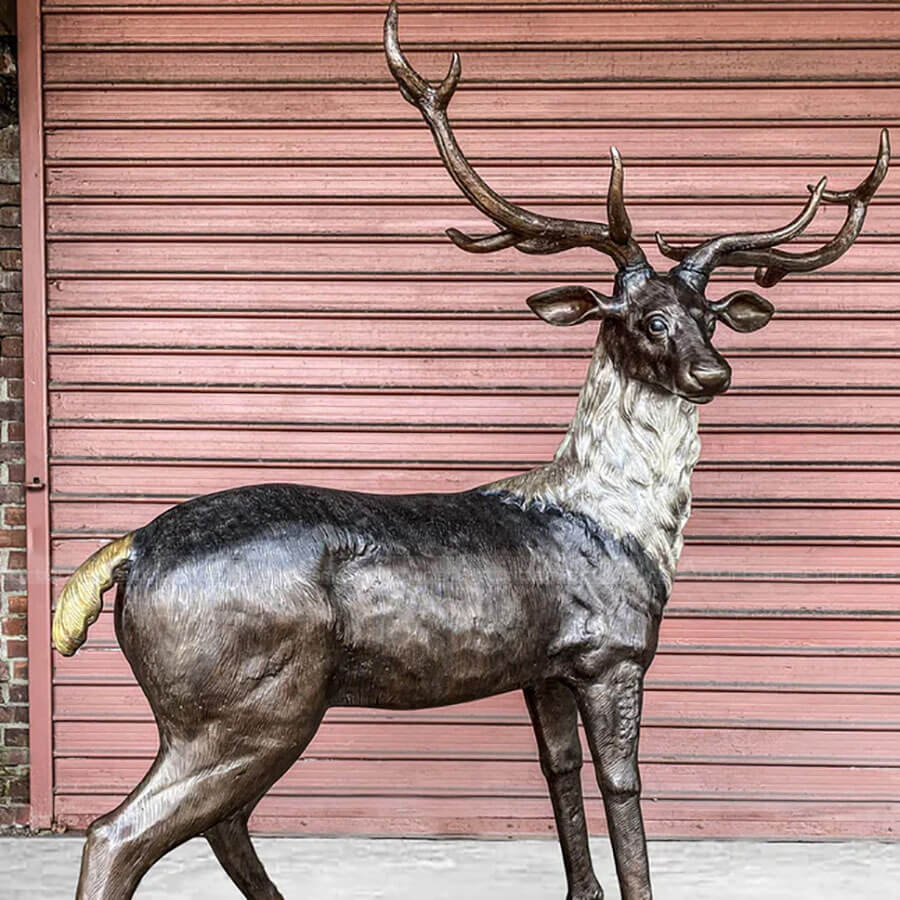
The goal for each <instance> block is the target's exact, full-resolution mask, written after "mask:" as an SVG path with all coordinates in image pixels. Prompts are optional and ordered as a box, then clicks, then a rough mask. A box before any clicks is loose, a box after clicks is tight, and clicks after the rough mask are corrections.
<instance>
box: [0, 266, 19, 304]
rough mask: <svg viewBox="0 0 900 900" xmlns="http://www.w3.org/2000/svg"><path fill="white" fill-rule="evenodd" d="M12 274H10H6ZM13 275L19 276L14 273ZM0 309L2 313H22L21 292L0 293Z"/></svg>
mask: <svg viewBox="0 0 900 900" xmlns="http://www.w3.org/2000/svg"><path fill="white" fill-rule="evenodd" d="M7 274H12V273H7ZM15 274H17V275H18V274H19V273H18V272H16V273H15ZM0 309H2V310H3V312H13V313H20V312H22V292H21V291H0Z"/></svg>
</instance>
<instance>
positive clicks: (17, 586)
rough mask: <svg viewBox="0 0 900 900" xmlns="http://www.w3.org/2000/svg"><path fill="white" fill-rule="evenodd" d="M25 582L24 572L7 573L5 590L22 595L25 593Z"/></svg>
mask: <svg viewBox="0 0 900 900" xmlns="http://www.w3.org/2000/svg"><path fill="white" fill-rule="evenodd" d="M25 582H26V578H25V573H24V572H6V573H5V574H4V575H3V590H4V591H7V592H11V591H12V592H14V593H16V594H21V593H23V592H24V591H25Z"/></svg>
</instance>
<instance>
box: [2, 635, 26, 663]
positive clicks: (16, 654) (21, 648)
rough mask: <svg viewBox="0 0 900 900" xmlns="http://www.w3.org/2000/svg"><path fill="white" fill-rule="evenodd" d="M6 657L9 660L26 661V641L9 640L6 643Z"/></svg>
mask: <svg viewBox="0 0 900 900" xmlns="http://www.w3.org/2000/svg"><path fill="white" fill-rule="evenodd" d="M6 656H7V657H8V658H9V659H27V658H28V641H27V640H25V641H23V640H9V641H7V642H6Z"/></svg>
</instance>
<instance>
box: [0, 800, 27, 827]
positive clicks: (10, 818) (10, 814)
mask: <svg viewBox="0 0 900 900" xmlns="http://www.w3.org/2000/svg"><path fill="white" fill-rule="evenodd" d="M29 818H30V814H29V810H28V806H27V805H26V804H17V805H15V806H0V828H12V827H13V826H15V825H19V826H25V825H28V822H29Z"/></svg>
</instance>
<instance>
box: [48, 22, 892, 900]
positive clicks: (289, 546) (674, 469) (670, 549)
mask: <svg viewBox="0 0 900 900" xmlns="http://www.w3.org/2000/svg"><path fill="white" fill-rule="evenodd" d="M385 49H386V52H387V59H388V65H389V67H390V70H391V72H392V73H393V75H394V77H395V78H396V80H397V82H398V84H399V86H400V91H401V93H402V94H403V96H404V97H405V98H406V99H407V100H408V101H409V102H410V103H412V104H413V105H415V106H416V107H417V108H418V109H419V110H420V112H421V113H422V115H423V116H424V118H425V121H426V122H427V123H428V126H429V128H430V129H431V131H432V133H433V135H434V139H435V142H436V144H437V148H438V151H439V152H440V155H441V158H442V160H443V161H444V165H445V166H446V168H447V170H448V171H449V173H450V175H451V176H452V177H453V179H454V181H455V182H456V184H457V185H458V186H459V187H460V189H461V190H462V191H463V193H464V194H465V195H466V197H468V199H469V200H470V201H471V202H472V203H473V204H474V205H475V206H476V207H477V208H478V209H479V210H480V211H481V212H483V213H484V214H485V215H486V216H488V217H489V218H490V219H492V220H493V221H494V222H495V223H496V224H497V226H498V229H499V230H498V231H497V232H496V233H494V234H492V235H490V236H488V237H469V236H467V235H464V234H461V233H460V232H458V231H455V230H452V229H451V230H450V231H449V232H448V234H449V236H450V238H451V239H452V240H453V241H454V243H456V244H457V245H458V246H460V247H462V248H463V249H464V250H468V251H470V252H475V253H484V252H489V251H493V250H500V249H502V248H505V247H516V248H517V249H519V250H521V251H523V252H525V253H556V252H559V251H561V250H567V249H569V248H572V247H592V248H593V249H595V250H599V251H601V252H602V253H605V254H607V255H609V256H610V257H612V259H613V260H614V261H615V263H616V266H617V268H618V274H617V275H616V278H615V284H614V288H613V292H612V295H611V296H605V295H603V294H600V293H599V292H597V291H595V290H594V289H593V288H590V287H583V286H575V285H570V286H565V287H558V288H553V289H551V290H548V291H543V292H541V293H539V294H536V295H535V296H533V297H529V298H528V304H529V306H530V307H531V309H532V310H533V311H534V312H535V313H536V314H537V315H538V316H540V318H542V319H544V320H545V321H546V322H549V323H550V324H552V325H576V324H579V323H581V322H585V321H588V320H593V319H596V320H599V335H598V338H597V343H596V349H595V350H594V354H593V359H592V362H591V364H590V368H589V371H588V373H587V377H586V381H585V384H584V387H583V389H582V391H581V397H580V399H579V402H578V407H577V412H576V413H575V418H574V421H573V422H572V424H571V426H570V428H569V430H568V433H567V434H566V435H565V437H564V438H563V441H562V443H561V445H560V447H559V449H558V450H557V452H556V456H555V457H554V459H553V461H552V462H550V463H548V464H546V465H543V466H540V467H539V468H537V469H534V470H532V471H529V472H526V473H525V474H523V475H517V476H514V477H511V478H505V479H503V480H502V481H498V482H495V483H493V484H488V485H484V486H482V487H478V488H475V489H473V490H469V491H464V492H462V493H449V494H418V495H408V496H380V495H374V494H362V493H353V492H346V491H334V490H325V489H321V488H315V487H304V486H299V485H292V484H264V485H258V486H251V487H242V488H237V489H234V490H229V491H224V492H222V493H217V494H212V495H209V496H205V497H199V498H196V499H194V500H190V501H188V502H186V503H182V504H180V505H178V506H176V507H174V508H173V509H170V510H169V511H167V512H165V513H163V514H162V515H161V516H159V517H158V518H157V519H155V520H154V521H152V522H151V523H150V524H149V525H146V526H144V527H143V528H139V529H138V530H136V531H134V532H132V533H131V534H128V535H125V536H124V537H122V538H119V539H118V540H116V541H114V542H113V543H111V544H109V545H108V546H106V547H104V548H103V549H101V550H99V551H98V552H97V553H96V554H94V556H92V557H91V558H90V559H89V560H88V561H87V562H85V563H84V564H83V565H82V566H81V567H80V568H79V569H78V570H77V572H76V573H75V574H74V576H73V577H72V579H71V580H70V582H69V583H68V585H67V586H66V588H65V589H64V591H63V593H62V595H61V597H60V599H59V603H58V607H57V610H56V614H55V618H54V623H53V640H54V643H55V645H56V647H57V649H58V650H59V651H60V652H61V653H63V654H67V655H68V654H72V653H74V652H75V651H76V650H77V649H78V647H79V646H80V645H81V644H82V642H83V641H84V639H85V636H86V632H87V628H88V626H89V625H90V624H91V623H92V622H93V621H94V620H95V619H96V618H97V615H98V614H99V612H100V608H101V602H102V601H101V594H102V592H103V591H105V590H106V589H107V588H109V587H111V586H112V585H113V584H117V585H118V593H117V596H116V605H115V625H116V634H117V636H118V639H119V643H120V644H121V647H122V650H123V652H124V653H125V656H126V657H127V658H128V661H129V663H130V664H131V668H132V670H133V671H134V675H135V677H136V678H137V681H138V683H139V684H140V686H141V688H142V689H143V691H144V693H145V694H146V696H147V698H148V700H149V701H150V705H151V707H152V709H153V713H154V715H155V716H156V720H157V723H158V727H159V742H160V746H159V753H158V755H157V757H156V760H155V762H154V763H153V765H152V767H151V768H150V770H149V772H148V773H147V775H146V776H145V777H144V779H143V780H142V781H141V783H140V784H139V785H138V787H137V788H135V790H134V791H133V792H132V793H131V794H130V796H129V797H128V798H127V799H126V800H125V801H124V802H123V803H122V804H121V805H120V806H119V807H118V808H117V809H115V810H114V811H113V812H111V813H109V814H108V815H105V816H102V817H101V818H99V819H97V820H96V821H95V822H94V823H93V824H92V825H91V827H90V829H89V831H88V837H87V842H86V845H85V849H84V857H83V862H82V868H81V877H80V880H79V885H78V897H79V898H81V900H89V898H90V900H112V898H115V900H121V898H124V897H130V896H132V893H133V891H134V889H135V887H136V885H137V884H138V881H139V880H140V878H141V876H142V875H143V874H144V873H145V872H146V871H147V869H148V868H149V867H150V866H151V865H152V864H153V863H154V862H155V861H156V860H157V859H159V857H160V856H162V855H163V854H164V853H166V852H167V851H168V850H170V849H171V848H173V847H174V846H176V845H177V844H179V843H181V842H183V841H185V840H187V839H189V838H191V837H193V836H195V835H198V834H204V835H205V836H206V838H207V840H208V841H209V843H210V844H211V845H212V848H213V850H214V851H215V854H216V856H217V857H218V858H219V860H220V862H221V863H222V865H223V866H224V867H225V869H226V871H227V872H228V874H229V875H230V876H231V878H232V879H233V880H234V882H235V884H236V885H237V886H238V887H239V888H240V890H241V891H242V892H243V893H244V894H245V895H246V896H247V897H252V898H257V900H260V898H278V897H280V896H281V895H280V894H279V893H278V890H277V889H276V888H275V886H274V885H273V884H272V882H271V881H270V880H269V878H268V876H267V875H266V873H265V871H264V869H263V867H262V864H261V863H260V861H259V859H258V858H257V856H256V854H255V852H254V850H253V847H252V846H251V843H250V838H249V836H248V833H247V820H248V817H249V815H250V813H251V811H252V810H253V808H254V806H255V805H256V804H257V802H258V801H259V799H260V798H261V797H262V796H263V795H264V794H265V793H266V791H267V790H268V789H269V788H270V787H271V786H272V784H273V783H274V782H275V781H276V780H277V779H278V778H280V777H281V775H283V774H284V772H286V771H287V769H288V768H289V767H290V765H291V764H292V763H293V762H294V761H295V760H296V759H297V758H298V757H299V756H300V754H301V753H302V752H303V750H304V748H305V747H306V745H307V744H308V743H309V741H310V739H311V738H312V736H313V735H314V734H315V732H316V729H317V728H318V726H319V723H320V722H321V721H322V716H323V715H324V713H325V711H326V710H327V709H328V708H329V707H333V706H351V705H352V706H370V707H379V708H388V709H412V708H421V707H429V706H441V705H444V704H451V703H460V702H463V701H468V700H475V699H477V698H481V697H487V696H489V695H493V694H499V693H502V692H505V691H511V690H516V689H521V690H523V691H524V693H525V699H526V701H527V706H528V710H529V712H530V714H531V718H532V721H533V724H534V730H535V734H536V736H537V744H538V750H539V756H540V762H541V767H542V770H543V772H544V775H545V776H546V779H547V784H548V786H549V790H550V797H551V800H552V803H553V810H554V814H555V817H556V823H557V827H558V831H559V840H560V843H561V845H562V853H563V859H564V863H565V871H566V878H567V880H568V898H569V900H598V898H600V897H602V891H601V889H600V886H599V884H598V882H597V879H596V878H595V876H594V871H593V868H592V865H591V859H590V854H589V850H588V835H587V829H586V825H585V814H584V808H583V802H582V788H581V775H580V770H581V765H582V752H581V743H580V741H579V736H578V727H577V724H578V718H579V714H580V716H581V720H582V721H583V723H584V727H585V730H586V732H587V738H588V742H589V746H590V749H591V753H592V756H593V760H594V765H595V767H596V772H597V778H598V781H599V784H600V788H601V791H602V795H603V801H604V805H605V809H606V817H607V822H608V826H609V834H610V838H611V841H612V846H613V850H614V854H615V861H616V866H617V870H618V877H619V883H620V886H621V895H622V897H623V898H624V900H649V898H650V897H651V889H650V877H649V871H648V864H647V850H646V843H645V839H644V827H643V823H642V819H641V809H640V790H641V783H640V776H639V773H638V733H639V727H640V717H641V696H642V688H643V681H644V674H645V672H646V671H647V667H648V666H649V665H650V662H651V660H652V659H653V655H654V652H655V650H656V645H657V635H658V631H659V625H660V619H661V617H662V614H663V609H664V607H665V604H666V600H667V598H668V596H669V591H670V587H671V584H672V579H673V577H674V575H675V567H676V563H677V561H678V557H679V554H680V552H681V548H682V529H683V528H684V525H685V522H686V520H687V518H688V514H689V511H690V498H691V495H690V477H691V471H692V470H693V468H694V465H695V463H696V462H697V458H698V455H699V451H700V442H699V439H698V436H697V411H698V405H699V404H701V403H706V402H708V401H710V400H712V399H713V398H714V397H715V396H716V395H718V394H721V393H723V392H724V391H725V390H727V389H728V387H729V383H730V381H731V370H730V368H729V366H728V363H727V362H726V361H725V360H724V359H723V358H722V357H721V356H720V355H719V353H718V352H717V351H716V350H715V348H714V347H713V345H712V336H713V331H714V328H715V325H716V323H717V322H718V321H721V322H724V323H725V324H726V325H727V326H729V327H730V328H733V329H736V330H737V331H753V330H755V329H757V328H761V327H762V326H764V325H765V324H766V323H767V322H768V321H769V318H770V317H771V315H772V312H773V307H772V306H771V304H770V303H769V302H768V301H767V300H765V299H763V298H762V297H760V296H759V295H758V294H756V293H754V292H753V291H749V290H739V291H735V292H734V293H731V294H729V295H728V296H727V297H724V298H723V299H721V300H709V299H707V298H706V296H705V290H706V286H707V281H708V279H709V277H710V275H711V273H712V272H713V271H714V269H716V268H717V267H718V266H753V267H755V268H756V281H757V282H758V283H759V284H760V285H765V286H771V285H774V284H775V283H776V282H778V281H779V280H780V279H781V278H783V277H784V276H785V275H787V274H789V273H791V272H809V271H812V270H813V269H817V268H819V267H820V266H824V265H826V264H827V263H830V262H832V261H833V260H835V259H837V258H838V257H839V256H840V255H841V254H842V253H844V252H845V251H846V250H847V249H848V248H849V247H850V246H851V244H852V243H853V241H854V240H855V239H856V237H857V236H858V234H859V232H860V229H861V228H862V224H863V219H864V217H865V214H866V207H867V204H868V203H869V201H870V200H871V199H872V196H873V195H874V193H875V191H876V189H877V188H878V186H879V185H880V184H881V182H882V180H883V179H884V176H885V173H886V171H887V167H888V161H889V154H890V151H889V144H888V135H887V132H886V131H884V132H882V135H881V146H880V150H879V154H878V159H877V162H876V164H875V167H874V168H873V170H872V172H871V173H870V174H869V175H868V177H867V178H866V179H865V180H864V181H863V182H862V183H861V184H860V185H859V186H858V187H857V188H855V189H854V190H851V191H842V192H832V191H828V190H826V189H825V179H824V178H823V179H822V180H821V181H820V182H819V184H818V185H816V186H815V187H814V188H810V191H811V193H810V197H809V200H808V201H807V203H806V206H805V208H804V209H803V211H802V212H801V213H800V215H799V216H797V218H796V219H795V220H794V221H793V222H791V223H790V224H788V225H785V226H784V227H783V228H778V229H776V230H774V231H769V232H761V233H743V234H731V235H724V236H721V237H716V238H713V239H712V240H708V241H705V242H704V243H701V244H699V245H698V246H696V247H690V248H689V247H674V246H671V245H670V244H668V243H667V242H666V241H665V240H663V238H662V237H659V236H657V241H658V243H659V246H660V249H661V250H662V252H663V253H664V254H665V255H666V256H668V257H671V258H673V259H675V260H677V261H678V262H677V264H676V265H675V266H674V267H673V268H672V269H671V270H670V271H668V272H666V273H664V274H659V273H657V272H655V271H653V269H652V268H651V267H650V265H649V264H648V262H647V260H646V258H645V256H644V253H643V252H642V251H641V248H640V247H639V246H638V244H637V242H636V241H635V239H634V237H633V236H632V230H631V223H630V221H629V218H628V214H627V212H626V210H625V204H624V201H623V170H622V163H621V161H620V159H619V154H618V153H617V152H616V150H615V149H614V150H613V151H612V175H611V178H610V186H609V195H608V200H607V213H608V219H609V224H608V225H603V224H599V223H596V222H583V221H575V220H569V219H558V218H553V217H550V216H544V215H541V214H538V213H534V212H531V211H529V210H526V209H522V208H521V207H518V206H516V205H514V204H512V203H510V202H509V201H508V200H506V199H504V198H503V197H501V196H500V195H498V194H497V193H496V192H494V191H493V190H492V189H491V188H490V187H489V186H488V185H487V184H486V183H485V182H484V181H483V180H482V179H481V178H480V177H479V175H478V174H477V173H476V172H475V171H474V170H473V169H472V167H471V166H470V165H469V163H468V161H467V160H466V158H465V156H464V155H463V153H462V151H461V150H460V148H459V145H458V144H457V142H456V139H455V137H454V135H453V131H452V130H451V127H450V123H449V121H448V119H447V105H448V103H449V101H450V99H451V97H452V95H453V92H454V91H455V89H456V86H457V82H458V80H459V76H460V63H459V57H458V56H456V55H455V54H454V56H453V61H452V64H451V66H450V71H449V73H448V75H447V77H446V78H445V79H444V80H443V82H442V83H441V84H440V85H439V86H437V87H433V86H432V85H430V84H429V83H428V82H427V81H426V80H425V79H423V78H422V77H421V76H420V75H419V74H418V73H417V72H416V71H415V70H414V69H413V68H412V67H411V66H410V64H409V62H408V61H407V59H406V57H405V56H404V55H403V52H402V51H401V49H400V45H399V42H398V38H397V11H396V8H395V7H394V6H393V5H392V6H391V8H390V10H389V12H388V16H387V21H386V23H385ZM822 203H833V204H838V205H842V206H845V207H846V208H847V216H846V220H845V222H844V224H843V227H842V228H841V229H840V232H839V233H838V235H837V236H836V237H835V238H834V239H833V240H831V241H830V242H828V243H826V244H825V245H824V246H823V247H821V248H820V249H818V250H815V251H813V252H809V253H792V252H788V251H785V250H782V249H777V245H779V244H781V243H783V242H785V241H790V240H791V239H793V238H795V237H797V236H798V235H799V234H800V233H801V232H802V231H803V230H804V229H805V228H806V227H807V226H808V225H809V224H810V222H812V220H813V217H814V216H815V213H816V210H817V209H818V207H819V206H820V204H822Z"/></svg>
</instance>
